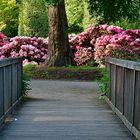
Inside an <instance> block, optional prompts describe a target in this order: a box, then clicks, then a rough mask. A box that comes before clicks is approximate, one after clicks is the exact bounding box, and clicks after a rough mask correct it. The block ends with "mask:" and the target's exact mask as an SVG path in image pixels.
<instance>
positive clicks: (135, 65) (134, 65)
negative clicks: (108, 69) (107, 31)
mask: <svg viewBox="0 0 140 140" xmlns="http://www.w3.org/2000/svg"><path fill="white" fill-rule="evenodd" d="M106 62H108V63H110V64H114V65H117V66H121V67H125V68H128V69H132V70H137V71H140V62H135V61H130V60H124V59H117V58H111V57H106Z"/></svg>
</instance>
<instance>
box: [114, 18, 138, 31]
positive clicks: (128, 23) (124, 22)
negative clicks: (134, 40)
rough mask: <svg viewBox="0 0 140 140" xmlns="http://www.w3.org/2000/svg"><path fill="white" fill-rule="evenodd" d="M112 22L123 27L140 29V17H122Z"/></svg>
mask: <svg viewBox="0 0 140 140" xmlns="http://www.w3.org/2000/svg"><path fill="white" fill-rule="evenodd" d="M112 24H114V25H117V26H120V27H123V28H124V29H139V28H140V18H138V19H137V20H130V19H128V18H124V19H120V20H118V21H116V22H113V23H112Z"/></svg>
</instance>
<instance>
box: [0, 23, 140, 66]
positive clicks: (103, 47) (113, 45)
mask: <svg viewBox="0 0 140 140" xmlns="http://www.w3.org/2000/svg"><path fill="white" fill-rule="evenodd" d="M4 38H5V36H4V35H3V34H2V33H0V43H1V44H2V45H0V46H2V47H0V58H1V59H2V58H5V57H17V56H23V58H24V61H23V63H24V64H28V63H29V62H32V63H33V64H40V63H43V62H44V61H45V59H46V58H47V57H48V56H47V53H48V39H44V38H37V37H20V36H17V37H14V38H12V39H11V40H10V42H9V43H7V42H6V41H5V40H4ZM69 42H70V45H71V49H72V52H73V54H74V60H75V62H76V64H77V65H78V66H79V65H87V64H89V62H94V61H96V62H98V63H102V64H104V62H105V57H107V56H110V57H116V58H124V59H133V60H140V29H135V30H130V29H129V30H123V29H122V28H121V27H118V26H113V25H96V26H93V25H91V26H89V27H88V28H87V29H86V30H85V31H84V32H81V33H79V34H77V35H75V34H70V35H69Z"/></svg>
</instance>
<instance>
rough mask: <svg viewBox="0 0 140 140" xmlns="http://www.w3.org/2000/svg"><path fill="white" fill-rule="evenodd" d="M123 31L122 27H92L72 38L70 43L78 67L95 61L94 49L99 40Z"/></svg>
mask: <svg viewBox="0 0 140 140" xmlns="http://www.w3.org/2000/svg"><path fill="white" fill-rule="evenodd" d="M122 31H123V29H122V28H121V27H118V26H113V25H96V26H93V25H91V26H89V27H88V28H87V29H86V30H85V31H84V32H82V33H79V34H77V35H75V36H74V35H73V36H70V38H69V42H70V45H71V48H72V50H73V52H74V56H75V61H76V63H77V65H83V64H86V63H88V62H89V61H94V51H95V50H94V48H95V42H96V40H97V38H99V37H101V36H103V35H115V34H118V33H121V32H122Z"/></svg>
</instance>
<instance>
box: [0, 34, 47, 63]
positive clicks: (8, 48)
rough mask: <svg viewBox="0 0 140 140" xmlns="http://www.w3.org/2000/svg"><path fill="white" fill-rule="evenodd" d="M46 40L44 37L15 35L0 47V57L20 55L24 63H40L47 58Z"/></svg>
mask: <svg viewBox="0 0 140 140" xmlns="http://www.w3.org/2000/svg"><path fill="white" fill-rule="evenodd" d="M47 51H48V41H47V40H46V39H44V38H37V37H24V36H17V37H14V38H11V39H10V42H9V43H8V44H5V45H3V47H1V48H0V58H1V59H2V58H5V57H17V56H22V57H23V58H24V61H23V62H24V64H26V63H28V62H31V61H34V62H36V63H42V62H44V61H45V59H46V58H47Z"/></svg>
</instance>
